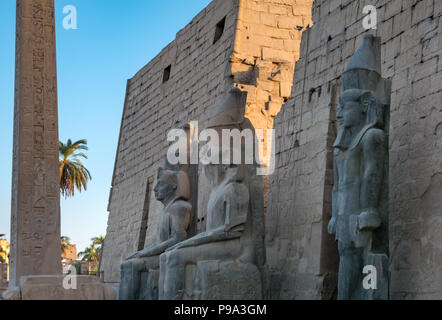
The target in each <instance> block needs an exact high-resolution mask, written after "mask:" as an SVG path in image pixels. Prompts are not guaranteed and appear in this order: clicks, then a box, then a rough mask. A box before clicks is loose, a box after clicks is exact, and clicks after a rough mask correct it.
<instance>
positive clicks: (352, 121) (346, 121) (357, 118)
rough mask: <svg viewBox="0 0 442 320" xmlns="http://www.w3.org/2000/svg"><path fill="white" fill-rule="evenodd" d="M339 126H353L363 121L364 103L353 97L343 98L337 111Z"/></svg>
mask: <svg viewBox="0 0 442 320" xmlns="http://www.w3.org/2000/svg"><path fill="white" fill-rule="evenodd" d="M336 119H337V121H338V125H339V127H344V128H351V127H353V126H357V125H359V124H360V123H361V122H362V121H363V113H362V105H361V103H360V102H359V101H354V100H352V99H341V102H340V103H339V105H338V109H337V112H336Z"/></svg>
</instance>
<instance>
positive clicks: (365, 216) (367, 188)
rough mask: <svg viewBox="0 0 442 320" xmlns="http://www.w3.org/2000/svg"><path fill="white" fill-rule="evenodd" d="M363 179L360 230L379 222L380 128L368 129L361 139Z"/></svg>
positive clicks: (382, 156)
mask: <svg viewBox="0 0 442 320" xmlns="http://www.w3.org/2000/svg"><path fill="white" fill-rule="evenodd" d="M362 147H363V157H362V161H363V167H364V172H363V179H362V185H361V194H360V201H361V208H362V210H363V212H362V213H361V214H360V215H359V229H360V230H374V229H376V228H378V227H379V226H380V224H381V219H380V215H379V212H378V208H379V199H380V194H381V188H382V185H383V179H384V174H385V168H384V163H385V156H386V154H387V151H386V148H385V133H384V132H383V131H382V130H380V129H371V130H369V131H368V132H367V133H366V135H365V137H364V138H363V140H362Z"/></svg>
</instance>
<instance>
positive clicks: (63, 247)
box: [61, 236, 71, 254]
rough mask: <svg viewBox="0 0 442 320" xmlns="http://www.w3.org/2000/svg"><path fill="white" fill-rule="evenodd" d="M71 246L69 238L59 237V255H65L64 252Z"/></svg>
mask: <svg viewBox="0 0 442 320" xmlns="http://www.w3.org/2000/svg"><path fill="white" fill-rule="evenodd" d="M70 246H71V238H69V237H65V236H62V237H61V253H62V254H65V253H66V250H67V249H68V248H69V247H70Z"/></svg>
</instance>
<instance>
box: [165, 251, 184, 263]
mask: <svg viewBox="0 0 442 320" xmlns="http://www.w3.org/2000/svg"><path fill="white" fill-rule="evenodd" d="M180 260H181V253H180V251H179V250H173V251H171V252H168V254H167V260H166V265H167V266H168V267H175V266H177V265H178V264H179V263H180Z"/></svg>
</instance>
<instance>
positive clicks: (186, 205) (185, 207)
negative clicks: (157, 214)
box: [169, 200, 192, 214]
mask: <svg viewBox="0 0 442 320" xmlns="http://www.w3.org/2000/svg"><path fill="white" fill-rule="evenodd" d="M191 210H192V205H191V204H190V202H188V201H185V200H177V201H175V202H174V203H173V204H172V205H171V206H170V207H169V212H170V213H172V214H173V213H186V212H190V211H191Z"/></svg>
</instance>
